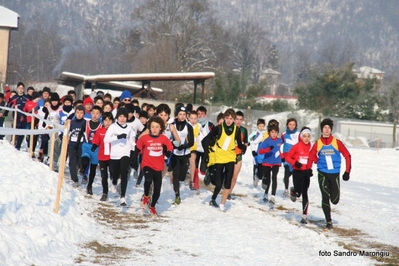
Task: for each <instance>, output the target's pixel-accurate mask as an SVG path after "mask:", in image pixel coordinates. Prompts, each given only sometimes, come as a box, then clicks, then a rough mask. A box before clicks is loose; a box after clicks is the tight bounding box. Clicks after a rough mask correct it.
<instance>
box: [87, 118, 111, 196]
mask: <svg viewBox="0 0 399 266" xmlns="http://www.w3.org/2000/svg"><path fill="white" fill-rule="evenodd" d="M102 119H103V124H104V127H102V128H99V129H98V130H97V131H96V133H95V134H94V137H93V140H92V141H91V142H92V144H93V146H92V148H91V149H92V150H96V148H97V147H99V148H98V160H99V162H100V171H101V184H102V186H103V195H102V196H101V199H100V200H101V201H106V200H107V199H108V171H109V160H110V159H111V158H110V150H111V143H104V137H105V133H107V130H108V128H109V126H110V125H111V124H113V123H114V117H113V115H112V113H110V112H106V113H104V114H103V115H102Z"/></svg>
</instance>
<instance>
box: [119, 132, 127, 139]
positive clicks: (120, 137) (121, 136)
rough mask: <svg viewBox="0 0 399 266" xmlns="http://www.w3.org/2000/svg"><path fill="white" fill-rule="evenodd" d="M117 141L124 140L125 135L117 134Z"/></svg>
mask: <svg viewBox="0 0 399 266" xmlns="http://www.w3.org/2000/svg"><path fill="white" fill-rule="evenodd" d="M116 137H117V138H118V139H126V137H127V135H126V134H125V133H123V134H119V135H118V136H116Z"/></svg>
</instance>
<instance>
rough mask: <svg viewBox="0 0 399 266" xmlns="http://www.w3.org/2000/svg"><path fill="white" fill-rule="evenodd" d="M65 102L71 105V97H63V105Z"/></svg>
mask: <svg viewBox="0 0 399 266" xmlns="http://www.w3.org/2000/svg"><path fill="white" fill-rule="evenodd" d="M65 102H70V103H71V104H72V103H73V98H72V96H71V95H65V96H64V101H63V103H65Z"/></svg>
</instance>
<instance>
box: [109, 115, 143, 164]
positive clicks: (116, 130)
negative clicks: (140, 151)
mask: <svg viewBox="0 0 399 266" xmlns="http://www.w3.org/2000/svg"><path fill="white" fill-rule="evenodd" d="M121 134H126V139H118V135H121ZM104 143H105V144H107V143H111V153H110V157H111V160H119V159H121V158H122V157H124V156H128V157H130V151H132V150H133V151H134V149H135V147H136V133H135V132H134V131H133V129H132V127H131V126H130V125H129V124H124V125H123V126H122V125H120V124H119V123H115V124H112V125H111V126H110V127H109V128H108V130H107V133H106V134H105V137H104Z"/></svg>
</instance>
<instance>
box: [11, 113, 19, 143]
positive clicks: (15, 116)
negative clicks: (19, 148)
mask: <svg viewBox="0 0 399 266" xmlns="http://www.w3.org/2000/svg"><path fill="white" fill-rule="evenodd" d="M17 110H18V108H15V111H14V125H13V128H14V129H16V128H17V116H18V112H17ZM16 137H17V136H16V135H13V136H12V141H11V145H12V146H15V139H16Z"/></svg>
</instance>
